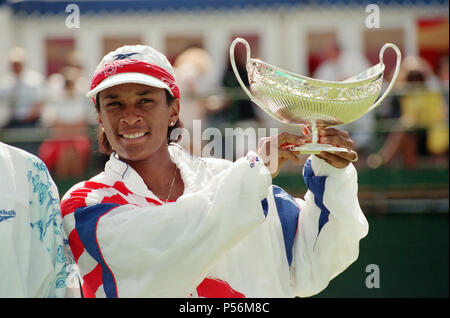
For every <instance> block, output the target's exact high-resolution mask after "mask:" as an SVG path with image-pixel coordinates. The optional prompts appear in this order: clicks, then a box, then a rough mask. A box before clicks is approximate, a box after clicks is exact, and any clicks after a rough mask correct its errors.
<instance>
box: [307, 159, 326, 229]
mask: <svg viewBox="0 0 450 318" xmlns="http://www.w3.org/2000/svg"><path fill="white" fill-rule="evenodd" d="M303 179H304V180H305V183H306V185H307V186H308V188H309V189H310V190H311V192H312V193H313V194H314V203H315V204H316V205H317V207H318V208H319V209H320V216H319V232H318V233H320V230H322V227H323V226H324V225H325V224H326V223H327V222H328V216H329V215H330V211H329V210H328V209H327V207H326V206H325V205H324V204H323V194H324V193H325V182H326V180H327V177H326V176H319V177H318V176H316V175H315V174H314V171H313V169H312V167H311V159H309V160H307V161H306V163H305V167H304V170H303Z"/></svg>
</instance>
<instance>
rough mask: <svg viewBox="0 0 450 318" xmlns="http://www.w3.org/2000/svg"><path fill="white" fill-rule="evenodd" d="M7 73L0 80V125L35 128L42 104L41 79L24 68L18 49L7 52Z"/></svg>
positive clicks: (24, 58) (22, 50)
mask: <svg viewBox="0 0 450 318" xmlns="http://www.w3.org/2000/svg"><path fill="white" fill-rule="evenodd" d="M9 63H10V68H11V72H10V73H8V74H6V75H3V76H2V77H1V78H0V112H1V115H2V116H0V117H1V119H0V121H1V122H0V126H3V127H6V128H16V127H19V128H20V127H36V126H37V125H38V124H39V119H40V116H41V111H42V107H43V104H44V78H43V76H42V75H41V74H39V73H38V72H36V71H34V70H31V69H29V68H28V67H27V66H26V53H25V51H24V49H22V48H21V47H13V48H12V49H11V50H10V52H9Z"/></svg>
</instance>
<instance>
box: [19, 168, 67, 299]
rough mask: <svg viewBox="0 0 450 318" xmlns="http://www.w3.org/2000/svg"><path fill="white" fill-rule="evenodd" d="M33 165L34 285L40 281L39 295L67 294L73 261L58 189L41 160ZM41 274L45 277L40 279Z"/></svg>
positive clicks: (31, 173) (29, 175)
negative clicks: (66, 243) (66, 248)
mask: <svg viewBox="0 0 450 318" xmlns="http://www.w3.org/2000/svg"><path fill="white" fill-rule="evenodd" d="M30 165H31V167H30V169H29V170H28V174H27V178H28V182H29V185H30V187H31V188H30V193H31V195H32V197H31V200H30V203H29V204H30V211H31V213H30V226H31V231H32V235H33V240H32V242H31V247H30V253H31V259H32V260H33V263H32V265H33V266H30V268H29V273H28V275H29V277H30V279H29V281H30V284H31V286H35V285H37V283H38V282H39V283H40V284H39V286H40V288H39V289H38V290H36V291H35V296H36V297H52V298H53V297H57V298H63V297H65V293H66V287H67V276H68V268H69V267H70V266H71V265H72V262H71V260H70V259H69V258H67V257H66V254H65V251H64V232H63V226H62V217H61V209H60V201H59V194H58V189H57V187H56V185H55V183H54V182H53V180H52V178H51V176H50V173H49V172H48V170H47V167H46V166H45V165H44V163H43V162H42V161H41V160H39V159H34V160H31V161H30ZM44 256H45V258H44ZM44 273H46V275H45V276H43V275H44ZM42 277H43V278H42ZM40 278H42V281H38V282H37V281H36V280H38V279H40ZM32 288H33V287H32Z"/></svg>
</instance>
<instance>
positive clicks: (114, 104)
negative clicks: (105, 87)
mask: <svg viewBox="0 0 450 318" xmlns="http://www.w3.org/2000/svg"><path fill="white" fill-rule="evenodd" d="M114 106H120V103H119V102H111V103H108V104H106V107H114Z"/></svg>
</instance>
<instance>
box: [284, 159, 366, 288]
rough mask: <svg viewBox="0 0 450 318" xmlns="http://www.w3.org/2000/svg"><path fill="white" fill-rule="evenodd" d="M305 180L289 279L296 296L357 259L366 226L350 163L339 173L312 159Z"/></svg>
mask: <svg viewBox="0 0 450 318" xmlns="http://www.w3.org/2000/svg"><path fill="white" fill-rule="evenodd" d="M303 177H304V180H305V183H306V185H307V186H308V191H307V193H306V195H305V200H304V201H303V200H300V199H296V201H297V203H298V204H299V205H300V214H299V217H298V231H297V234H296V237H295V241H294V246H293V260H292V264H291V280H292V283H293V286H294V292H295V295H297V296H300V297H308V296H312V295H315V294H317V293H319V292H320V291H322V290H323V289H324V288H326V287H327V286H328V283H329V282H330V280H331V279H333V278H334V277H336V276H337V275H338V274H340V273H341V272H343V271H344V270H345V269H346V268H347V267H348V266H349V265H350V264H352V263H353V262H354V261H355V260H356V259H357V258H358V253H359V241H360V240H361V239H362V238H363V237H365V236H366V235H367V233H368V223H367V220H366V218H365V216H364V214H363V213H362V211H361V208H360V206H359V202H358V196H357V192H358V184H357V172H356V169H355V168H354V166H353V165H352V164H349V165H348V166H347V167H345V168H343V169H337V168H335V167H333V166H331V165H329V164H328V163H326V162H325V161H324V160H322V159H320V158H318V157H316V156H311V157H310V158H308V160H307V161H306V163H305V167H304V170H303Z"/></svg>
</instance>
